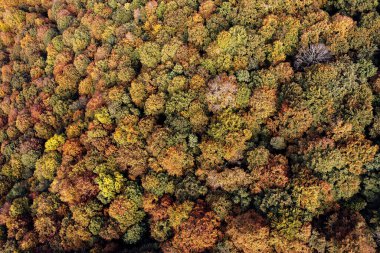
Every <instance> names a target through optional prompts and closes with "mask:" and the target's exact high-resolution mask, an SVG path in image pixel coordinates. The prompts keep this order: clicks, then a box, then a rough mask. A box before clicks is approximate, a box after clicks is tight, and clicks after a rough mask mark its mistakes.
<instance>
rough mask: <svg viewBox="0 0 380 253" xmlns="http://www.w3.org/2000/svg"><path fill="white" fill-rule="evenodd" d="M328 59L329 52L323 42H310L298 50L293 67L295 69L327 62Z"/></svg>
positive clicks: (329, 57)
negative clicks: (310, 43)
mask: <svg viewBox="0 0 380 253" xmlns="http://www.w3.org/2000/svg"><path fill="white" fill-rule="evenodd" d="M330 59H331V53H330V50H329V49H328V48H327V47H326V45H325V44H321V43H319V44H312V45H309V46H308V47H304V48H302V49H300V50H299V52H298V54H297V55H296V59H295V62H294V67H295V68H296V69H303V68H305V67H309V66H311V65H314V64H317V63H321V62H327V61H329V60H330Z"/></svg>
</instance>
